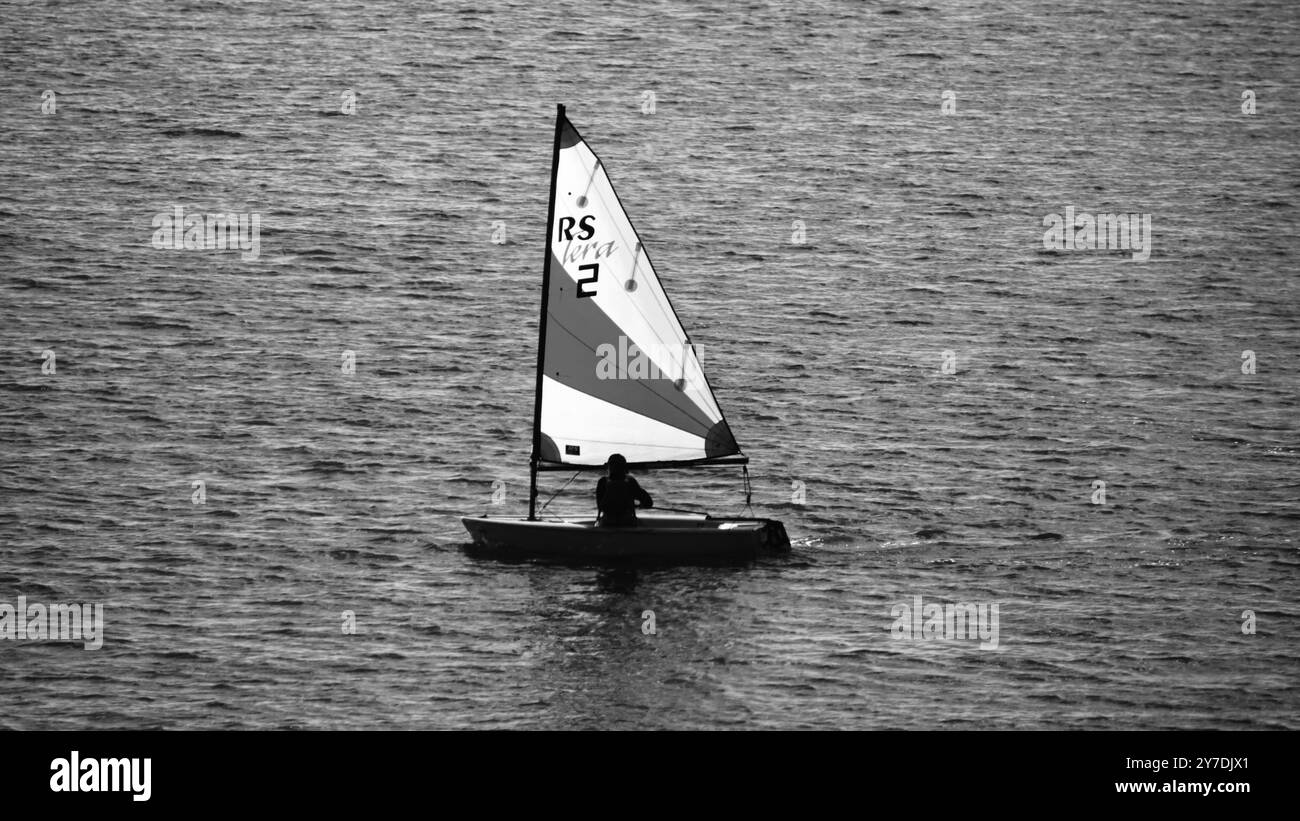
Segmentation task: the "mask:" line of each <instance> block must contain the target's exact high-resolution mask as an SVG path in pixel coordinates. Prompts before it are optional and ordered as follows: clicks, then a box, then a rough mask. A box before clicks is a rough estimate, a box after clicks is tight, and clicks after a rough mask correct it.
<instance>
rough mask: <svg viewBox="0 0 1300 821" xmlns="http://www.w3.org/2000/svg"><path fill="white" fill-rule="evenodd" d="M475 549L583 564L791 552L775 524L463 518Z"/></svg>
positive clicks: (664, 518) (669, 518)
mask: <svg viewBox="0 0 1300 821" xmlns="http://www.w3.org/2000/svg"><path fill="white" fill-rule="evenodd" d="M461 522H462V523H463V524H464V525H465V529H466V530H468V531H469V534H470V537H471V538H472V539H473V548H474V549H475V550H476V551H479V552H490V553H492V554H495V555H498V556H502V557H511V556H513V557H519V558H541V559H561V560H583V561H667V562H691V561H714V560H743V559H752V558H755V557H757V556H759V555H761V554H764V553H780V552H783V551H786V550H789V549H790V540H789V538H788V537H787V536H786V533H785V527H784V526H782V524H781V523H780V522H778V521H775V520H772V519H741V518H721V519H715V518H713V517H711V516H705V515H703V514H699V515H692V514H684V515H673V514H662V513H659V514H651V513H643V514H641V516H640V518H639V522H638V524H637V526H636V527H597V526H596V523H595V520H594V519H568V520H546V521H543V520H538V521H528V520H527V519H501V518H489V517H486V516H483V517H479V518H471V517H463V518H462V519H461Z"/></svg>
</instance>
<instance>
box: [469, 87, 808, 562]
mask: <svg viewBox="0 0 1300 821" xmlns="http://www.w3.org/2000/svg"><path fill="white" fill-rule="evenodd" d="M547 211H548V213H547V219H546V224H547V233H546V257H545V261H544V264H543V267H542V300H541V302H542V304H541V323H540V327H539V329H538V350H537V382H536V393H535V398H534V403H533V446H532V457H531V459H530V460H529V496H528V518H527V519H522V518H513V519H512V518H501V517H488V516H481V517H463V518H462V519H461V521H462V522H463V523H464V525H465V528H466V529H467V530H468V531H469V534H470V536H471V537H472V538H473V542H474V546H475V547H477V548H489V549H491V550H493V551H496V552H501V553H505V554H514V555H519V556H534V557H555V558H579V559H669V560H691V559H696V558H715V557H736V558H739V557H752V556H754V555H757V554H758V553H760V552H766V551H783V550H788V549H789V547H790V540H789V538H788V537H787V536H786V533H785V528H784V526H782V524H781V523H780V522H779V521H774V520H772V519H756V518H735V517H715V516H711V515H708V514H707V513H700V512H680V511H667V512H665V511H662V510H655V509H653V508H649V509H643V510H640V511H639V512H638V514H637V524H636V525H635V526H631V527H608V526H604V525H603V524H601V523H598V521H597V519H596V516H595V511H594V510H593V515H592V516H591V517H587V518H563V519H542V518H539V517H538V515H537V474H538V472H539V471H551V470H574V471H583V470H593V471H594V470H600V469H602V468H604V467H605V465H606V463H607V461H608V459H609V457H610V456H611V455H612V454H615V453H617V454H621V455H622V456H623V457H624V458H625V459H626V460H627V464H628V468H629V469H632V470H652V469H657V468H682V467H701V468H702V467H714V466H728V465H741V466H744V465H746V464H747V463H748V461H749V459H748V457H746V456H745V455H744V454H743V453H742V452H741V450H740V446H739V445H738V444H737V443H736V439H735V437H734V436H733V435H732V433H731V428H730V427H729V426H728V424H727V420H726V419H725V418H724V417H723V415H722V410H721V408H720V407H719V406H718V402H717V399H716V398H715V397H714V395H713V390H712V388H711V387H710V386H709V383H708V380H707V379H706V378H705V376H704V371H703V370H702V369H701V367H700V361H699V356H698V354H697V351H696V349H695V347H694V345H692V343H691V341H690V338H689V337H688V336H687V334H686V331H685V330H684V329H683V328H682V324H681V321H680V320H679V319H678V318H677V313H676V312H675V311H674V310H673V307H672V304H671V303H670V302H669V300H668V295H667V294H666V293H665V292H664V289H663V285H662V284H661V283H660V281H659V277H658V276H657V275H656V274H655V270H654V266H653V265H652V264H651V262H650V257H649V255H648V254H647V253H646V250H645V248H644V246H642V244H641V240H640V238H639V237H638V235H637V232H636V229H635V228H633V227H632V222H631V220H630V219H629V218H628V215H627V212H626V211H625V210H624V208H623V204H622V203H621V202H620V201H619V199H618V194H616V193H615V192H614V187H613V185H612V184H611V183H610V180H609V176H608V174H607V173H606V171H605V166H604V164H603V163H602V162H601V160H600V158H599V157H597V156H596V153H595V152H594V151H593V150H592V149H591V147H590V146H588V144H587V141H586V140H584V139H583V138H582V136H581V135H580V134H579V133H578V130H577V129H576V128H574V127H573V124H572V123H570V122H569V120H568V119H567V118H566V117H565V114H564V106H563V105H560V106H558V107H557V111H556V118H555V144H554V148H553V150H552V156H551V196H550V204H549V207H548V209H547ZM744 470H745V480H746V481H745V487H746V491H747V496H748V487H749V483H748V468H744ZM746 501H748V498H747V500H746ZM594 507H595V505H594V498H593V508H594Z"/></svg>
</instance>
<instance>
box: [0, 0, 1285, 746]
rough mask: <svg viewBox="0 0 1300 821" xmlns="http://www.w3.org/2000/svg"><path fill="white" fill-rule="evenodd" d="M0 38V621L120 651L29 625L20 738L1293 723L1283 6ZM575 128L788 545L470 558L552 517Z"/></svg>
mask: <svg viewBox="0 0 1300 821" xmlns="http://www.w3.org/2000/svg"><path fill="white" fill-rule="evenodd" d="M0 14H2V15H3V20H4V25H3V26H2V27H0V69H2V70H0V159H2V162H0V443H2V445H0V447H2V450H0V604H4V603H7V604H11V605H12V604H16V602H17V598H18V597H19V596H24V597H26V600H27V601H28V602H40V603H46V604H49V603H92V602H94V603H100V604H102V605H103V608H104V616H105V628H104V643H103V646H102V647H101V648H100V649H98V650H87V649H83V647H82V645H81V644H78V643H70V642H54V641H31V640H28V641H21V640H17V639H16V638H15V639H9V640H6V639H0V702H3V703H4V704H5V709H4V710H3V714H0V728H14V729H73V728H75V729H120V728H136V729H140V728H167V729H198V728H244V729H252V728H346V729H356V728H393V729H406V728H410V729H425V728H552V729H554V728H565V729H581V728H616V729H631V728H683V729H685V728H782V729H791V728H822V729H830V728H851V729H877V728H905V729H922V728H924V729H930V728H975V729H1007V728H1031V729H1043V728H1085V729H1119V728H1123V729H1132V728H1146V729H1156V728H1223V729H1233V728H1250V729H1273V728H1287V729H1300V691H1298V690H1297V680H1300V641H1298V639H1300V602H1298V601H1297V593H1298V591H1300V584H1298V582H1300V555H1297V528H1298V526H1300V413H1298V412H1297V408H1298V404H1300V403H1298V402H1297V391H1298V389H1300V287H1298V286H1297V263H1298V262H1300V230H1298V228H1300V225H1298V218H1297V217H1298V213H1300V212H1298V211H1297V204H1298V203H1300V6H1297V5H1296V4H1295V3H1294V2H1290V0H1257V1H1251V0H1247V1H1246V2H1234V3H1218V2H1215V3H1210V2H1164V1H1163V0H1162V1H1161V2H1154V0H1142V1H1141V2H1129V1H1128V0H1125V2H1120V0H1101V2H1090V3H1086V4H1071V3H1059V2H1025V0H1012V1H1011V2H1005V3H982V2H956V1H954V2H940V1H939V0H921V1H916V0H913V1H912V2H907V1H904V2H889V3H860V2H828V1H826V0H810V2H798V3H794V2H789V3H787V2H780V3H771V2H769V3H764V2H753V3H748V4H745V3H721V2H703V3H695V2H686V0H677V1H675V2H616V3H613V4H609V5H606V4H593V3H585V2H571V1H570V0H561V1H560V2H549V3H539V4H533V3H525V2H515V3H504V4H485V3H481V2H472V3H471V2H460V3H455V2H438V3H417V2H370V0H367V2H339V3H325V2H312V3H296V2H288V1H287V0H270V1H269V2H259V3H245V2H220V1H219V0H202V1H201V2H184V1H182V2H162V0H138V1H136V0H131V1H130V2H119V3H89V2H63V3H58V2H52V3H36V2H30V3H29V2H3V3H0ZM47 91H49V92H52V94H46V93H45V92H47ZM945 92H952V93H951V94H946V93H945ZM556 103H565V104H566V105H567V106H568V114H569V116H570V118H571V119H572V121H573V122H574V123H575V124H576V125H577V127H578V128H579V129H580V130H581V131H582V133H583V135H584V136H585V137H586V138H587V139H588V140H589V141H590V143H591V145H592V146H593V148H594V149H595V150H596V151H597V152H598V153H599V154H600V155H601V157H602V158H603V160H604V161H605V163H606V166H607V169H608V171H609V174H610V176H611V179H612V180H613V182H614V185H615V186H616V187H617V189H618V192H619V194H620V196H621V198H622V201H623V202H624V204H625V205H626V206H627V208H628V210H629V213H630V214H631V217H632V219H633V221H634V222H635V224H636V225H637V227H638V229H639V231H640V233H641V235H642V238H643V240H644V241H645V243H646V246H647V248H648V249H649V250H650V252H651V254H652V256H653V258H654V260H655V264H656V266H657V268H658V270H659V272H660V274H661V277H662V279H663V282H664V284H665V288H666V289H667V291H668V293H669V294H670V296H671V297H672V299H673V302H674V304H675V306H676V308H677V311H678V313H679V314H680V315H681V318H682V321H683V324H684V325H685V327H686V328H687V330H688V331H689V332H690V334H691V335H692V338H693V339H694V340H695V342H696V343H697V345H698V347H699V349H700V351H701V356H702V359H703V362H704V367H705V370H706V372H707V373H708V375H709V378H710V381H711V383H712V385H713V387H714V389H715V391H716V393H717V395H718V399H719V402H720V404H721V406H722V408H723V410H724V412H725V413H726V415H727V418H728V420H729V421H730V423H731V427H732V429H733V431H734V432H735V434H736V437H737V439H738V440H739V442H740V444H741V445H742V447H743V448H744V449H745V451H746V453H747V454H748V455H749V456H750V457H751V464H750V472H751V476H752V479H753V486H754V494H753V509H754V512H755V513H756V514H757V515H764V516H771V517H776V518H779V519H781V520H782V521H783V522H784V523H785V527H786V529H787V530H788V531H789V533H790V535H791V537H792V539H793V541H794V548H793V551H792V552H791V553H790V555H789V556H787V557H776V558H766V559H762V560H760V561H757V562H755V563H752V564H748V565H742V566H736V567H681V568H651V569H628V568H622V569H617V568H615V569H602V568H599V567H557V566H547V565H538V564H528V563H524V564H519V563H516V564H506V563H501V562H496V561H491V560H485V559H481V558H475V557H472V556H469V555H467V554H466V552H465V551H464V543H465V541H466V534H465V532H464V530H463V528H462V526H461V524H460V522H459V521H458V517H459V516H461V515H481V514H484V513H491V514H494V515H512V514H521V513H522V512H524V511H525V510H526V501H527V499H526V497H527V486H528V475H527V457H528V452H529V448H530V440H531V425H532V418H531V416H532V403H533V379H534V371H533V369H534V366H535V361H536V360H535V357H536V331H537V313H538V301H539V297H540V280H541V263H542V260H543V250H544V239H545V233H544V232H545V226H544V222H545V217H546V196H547V190H548V185H549V175H550V160H551V140H552V134H553V128H554V116H555V104H556ZM945 103H947V108H948V110H949V113H945V111H944V108H945ZM954 105H955V110H953V106H954ZM1252 105H1253V111H1254V113H1249V112H1248V111H1247V109H1250V108H1251V106H1252ZM43 107H44V108H45V109H46V111H43ZM348 111H351V112H352V113H347V112H348ZM47 112H48V113H47ZM177 206H180V207H182V208H184V209H185V210H186V213H216V212H221V213H245V214H257V215H260V216H259V218H260V247H259V249H258V255H257V258H256V259H250V260H245V259H242V258H241V254H240V252H238V251H199V250H191V251H184V250H180V251H177V250H158V249H155V248H154V247H153V246H152V242H151V240H152V237H153V235H154V232H155V226H154V222H153V220H154V217H155V215H158V214H170V213H172V211H173V209H174V208H175V207H177ZM1067 207H1072V208H1074V209H1075V210H1076V211H1077V212H1080V213H1082V212H1088V213H1093V214H1097V213H1134V214H1140V215H1150V217H1151V225H1152V229H1151V230H1152V234H1151V236H1152V244H1151V252H1150V257H1149V259H1147V260H1145V261H1143V260H1140V259H1134V258H1133V254H1132V253H1130V252H1129V251H1125V250H1088V249H1084V250H1051V249H1047V248H1045V247H1044V239H1043V235H1044V231H1045V230H1046V229H1045V227H1044V219H1045V218H1047V217H1048V216H1049V215H1051V214H1064V213H1065V209H1066V208H1067ZM47 351H52V352H53V355H52V356H51V355H49V354H47V353H46V352H47ZM349 351H350V352H352V353H353V356H354V362H355V372H354V373H351V374H347V373H345V372H344V365H345V364H346V359H345V356H346V354H345V352H349ZM1245 352H1251V353H1249V354H1247V353H1245ZM51 366H52V367H51ZM51 370H52V371H53V372H48V371H51ZM569 479H570V475H569V474H563V473H552V474H546V475H544V477H543V496H542V499H543V501H545V500H546V499H547V498H548V497H549V496H551V494H552V493H554V492H555V491H558V490H560V489H561V486H562V485H564V483H565V482H566V481H568V480H569ZM640 480H641V482H642V484H643V485H644V486H645V487H646V488H647V489H648V490H649V491H650V492H651V493H652V494H653V495H654V496H655V498H656V500H657V501H658V503H659V504H660V505H663V506H668V507H683V508H703V509H708V510H711V511H714V512H715V513H737V512H740V511H741V510H742V509H743V508H744V494H743V489H742V480H741V476H740V475H739V472H738V470H737V469H734V468H732V469H715V470H698V471H673V472H655V473H645V474H642V475H641V476H640ZM198 482H201V483H202V484H201V485H198V484H195V483H198ZM594 482H595V476H594V475H591V474H584V475H582V476H579V477H578V478H577V479H576V480H574V481H573V483H572V484H570V485H569V486H568V488H567V489H565V490H564V492H563V493H561V494H560V495H559V496H558V497H556V499H555V500H554V501H553V502H551V504H550V507H549V508H548V510H547V514H548V515H550V514H567V513H589V512H590V510H591V507H592V505H591V490H592V485H594ZM1099 482H1100V483H1104V484H1097V483H1099ZM200 491H201V494H200ZM1099 491H1100V493H1099ZM200 497H201V498H200ZM196 501H201V502H202V503H201V504H199V503H196ZM918 596H919V597H922V600H923V601H924V602H925V603H926V604H939V605H955V604H972V605H978V606H984V607H986V608H990V609H989V610H988V611H986V612H990V613H991V607H992V606H994V605H996V606H997V612H998V618H999V621H998V638H997V647H996V649H993V648H988V649H982V648H981V642H980V641H978V640H972V639H969V638H942V637H940V638H926V637H925V636H924V634H922V635H913V636H911V637H908V636H907V635H905V634H903V631H902V630H901V629H898V630H896V629H895V613H896V612H898V611H896V610H895V606H896V605H901V604H907V605H909V606H911V605H912V604H914V603H915V601H916V597H918ZM646 611H653V614H654V628H655V629H654V632H653V633H649V632H646V631H648V630H649V620H648V618H647V617H646V616H645V613H646ZM348 612H350V613H351V615H352V618H353V619H354V620H355V624H354V627H355V629H354V630H349V629H348V628H349V627H350V626H352V625H350V623H349V622H348V615H347V613H348Z"/></svg>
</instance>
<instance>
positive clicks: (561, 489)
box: [537, 471, 582, 516]
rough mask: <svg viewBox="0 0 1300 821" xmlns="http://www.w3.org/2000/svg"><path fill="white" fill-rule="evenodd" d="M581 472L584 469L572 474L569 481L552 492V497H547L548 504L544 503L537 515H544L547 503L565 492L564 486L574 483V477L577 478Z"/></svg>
mask: <svg viewBox="0 0 1300 821" xmlns="http://www.w3.org/2000/svg"><path fill="white" fill-rule="evenodd" d="M581 473H582V471H578V472H577V473H574V474H573V475H572V476H570V477H569V481H567V482H565V483H564V487H561V488H560V489H559V490H557V491H555V492H554V493H552V494H551V498H549V499H547V500H546V504H544V505H542V509H541V510H539V511H537V515H539V516H540V515H542V514H543V513H545V512H546V508H547V505H550V503H551V502H553V501H555V497H556V496H559V495H560V494H561V493H563V492H564V488H567V487H568V486H569V485H571V484H573V480H574V479H577V478H578V476H579V474H581Z"/></svg>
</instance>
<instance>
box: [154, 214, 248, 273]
mask: <svg viewBox="0 0 1300 821" xmlns="http://www.w3.org/2000/svg"><path fill="white" fill-rule="evenodd" d="M152 225H153V227H154V228H155V229H157V230H155V231H154V233H153V240H152V242H151V244H152V245H153V247H154V248H156V249H158V250H159V251H226V250H230V251H234V250H242V251H243V253H242V254H240V258H241V259H243V260H244V261H245V262H251V261H252V260H255V259H257V258H258V256H259V255H260V254H261V250H262V215H261V214H186V213H185V209H184V208H182V207H181V206H179V205H177V206H175V207H173V208H172V212H171V213H170V214H169V213H167V212H165V211H162V212H159V213H157V214H155V215H154V218H153V222H152Z"/></svg>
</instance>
